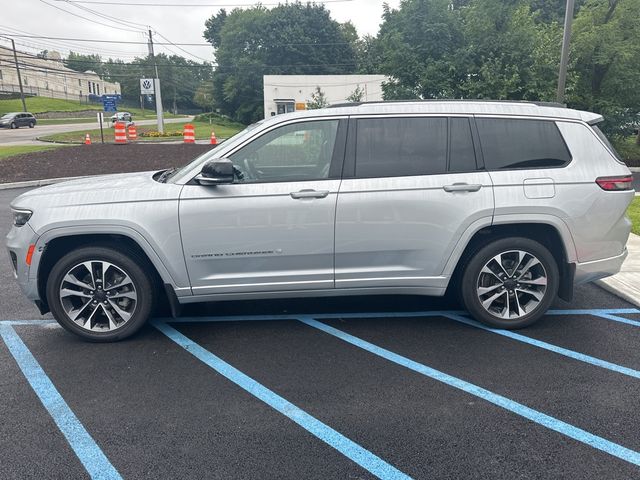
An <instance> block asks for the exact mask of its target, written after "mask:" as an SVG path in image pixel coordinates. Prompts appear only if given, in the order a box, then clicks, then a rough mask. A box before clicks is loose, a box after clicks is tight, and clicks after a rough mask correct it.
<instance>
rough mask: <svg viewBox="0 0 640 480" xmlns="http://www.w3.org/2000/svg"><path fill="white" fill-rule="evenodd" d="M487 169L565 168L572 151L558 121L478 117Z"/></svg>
mask: <svg viewBox="0 0 640 480" xmlns="http://www.w3.org/2000/svg"><path fill="white" fill-rule="evenodd" d="M476 124H477V126H478V133H479V134H480V144H481V145H482V153H483V155H484V164H485V167H486V168H487V170H511V169H524V168H554V167H563V166H565V165H566V164H567V163H569V162H570V161H571V154H570V153H569V150H568V149H567V146H566V144H565V143H564V139H563V138H562V135H561V134H560V131H559V130H558V127H557V126H556V124H555V122H553V121H550V120H524V119H507V118H478V119H476Z"/></svg>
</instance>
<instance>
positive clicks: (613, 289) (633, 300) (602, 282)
mask: <svg viewBox="0 0 640 480" xmlns="http://www.w3.org/2000/svg"><path fill="white" fill-rule="evenodd" d="M594 283H595V284H596V285H597V286H598V287H600V288H602V289H603V290H605V291H607V292H609V293H612V294H613V295H615V296H616V297H618V298H621V299H622V300H624V301H626V302H629V303H630V304H632V305H635V306H636V307H640V299H638V298H637V297H634V296H633V295H629V294H628V293H626V292H623V291H622V290H619V289H617V288H616V287H614V286H613V285H609V284H608V283H607V282H606V281H605V280H604V279H602V280H596V281H595V282H594Z"/></svg>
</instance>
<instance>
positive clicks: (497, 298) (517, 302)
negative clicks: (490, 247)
mask: <svg viewBox="0 0 640 480" xmlns="http://www.w3.org/2000/svg"><path fill="white" fill-rule="evenodd" d="M547 281H548V279H547V272H546V270H545V268H544V265H543V264H542V262H540V260H539V259H538V258H537V257H536V256H535V255H533V254H531V253H530V252H526V251H523V250H509V251H506V252H502V253H500V254H498V255H496V256H495V257H493V258H491V259H490V260H489V261H488V262H487V263H486V264H485V265H484V267H483V268H482V270H480V274H479V275H478V281H477V285H476V292H477V296H478V299H479V300H480V304H481V305H482V307H483V308H484V309H485V310H486V311H487V312H489V313H490V314H491V315H493V316H494V317H498V318H502V319H519V318H521V317H523V316H524V315H527V314H529V313H531V312H532V311H534V310H535V309H536V308H537V307H538V306H539V305H540V302H541V301H542V299H543V298H544V296H545V293H546V291H547Z"/></svg>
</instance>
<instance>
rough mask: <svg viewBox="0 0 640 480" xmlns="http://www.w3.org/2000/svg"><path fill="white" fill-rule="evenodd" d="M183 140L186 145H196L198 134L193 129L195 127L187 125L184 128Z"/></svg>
mask: <svg viewBox="0 0 640 480" xmlns="http://www.w3.org/2000/svg"><path fill="white" fill-rule="evenodd" d="M182 138H183V139H184V143H196V132H195V129H194V128H193V125H191V124H190V123H187V124H186V125H185V126H184V131H183V132H182Z"/></svg>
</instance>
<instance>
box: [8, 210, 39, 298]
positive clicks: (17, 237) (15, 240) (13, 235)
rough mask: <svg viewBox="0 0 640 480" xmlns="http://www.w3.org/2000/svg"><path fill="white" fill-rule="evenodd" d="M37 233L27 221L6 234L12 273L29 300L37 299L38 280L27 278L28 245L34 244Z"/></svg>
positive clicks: (28, 268)
mask: <svg viewBox="0 0 640 480" xmlns="http://www.w3.org/2000/svg"><path fill="white" fill-rule="evenodd" d="M37 240H38V235H37V234H36V233H35V232H34V231H33V229H32V228H31V227H30V226H29V224H28V223H27V224H26V225H23V226H22V227H15V226H14V227H13V228H12V229H11V230H10V231H9V234H8V235H7V239H6V243H7V250H8V254H9V260H10V261H11V265H12V269H13V275H14V277H15V279H16V281H17V282H18V285H19V286H20V289H21V290H22V292H23V293H24V294H25V295H26V296H27V298H28V299H29V300H33V301H35V300H38V299H39V295H38V282H37V280H35V279H30V278H29V270H30V267H29V265H27V262H26V259H27V251H28V250H29V245H35V243H36V242H37Z"/></svg>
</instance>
